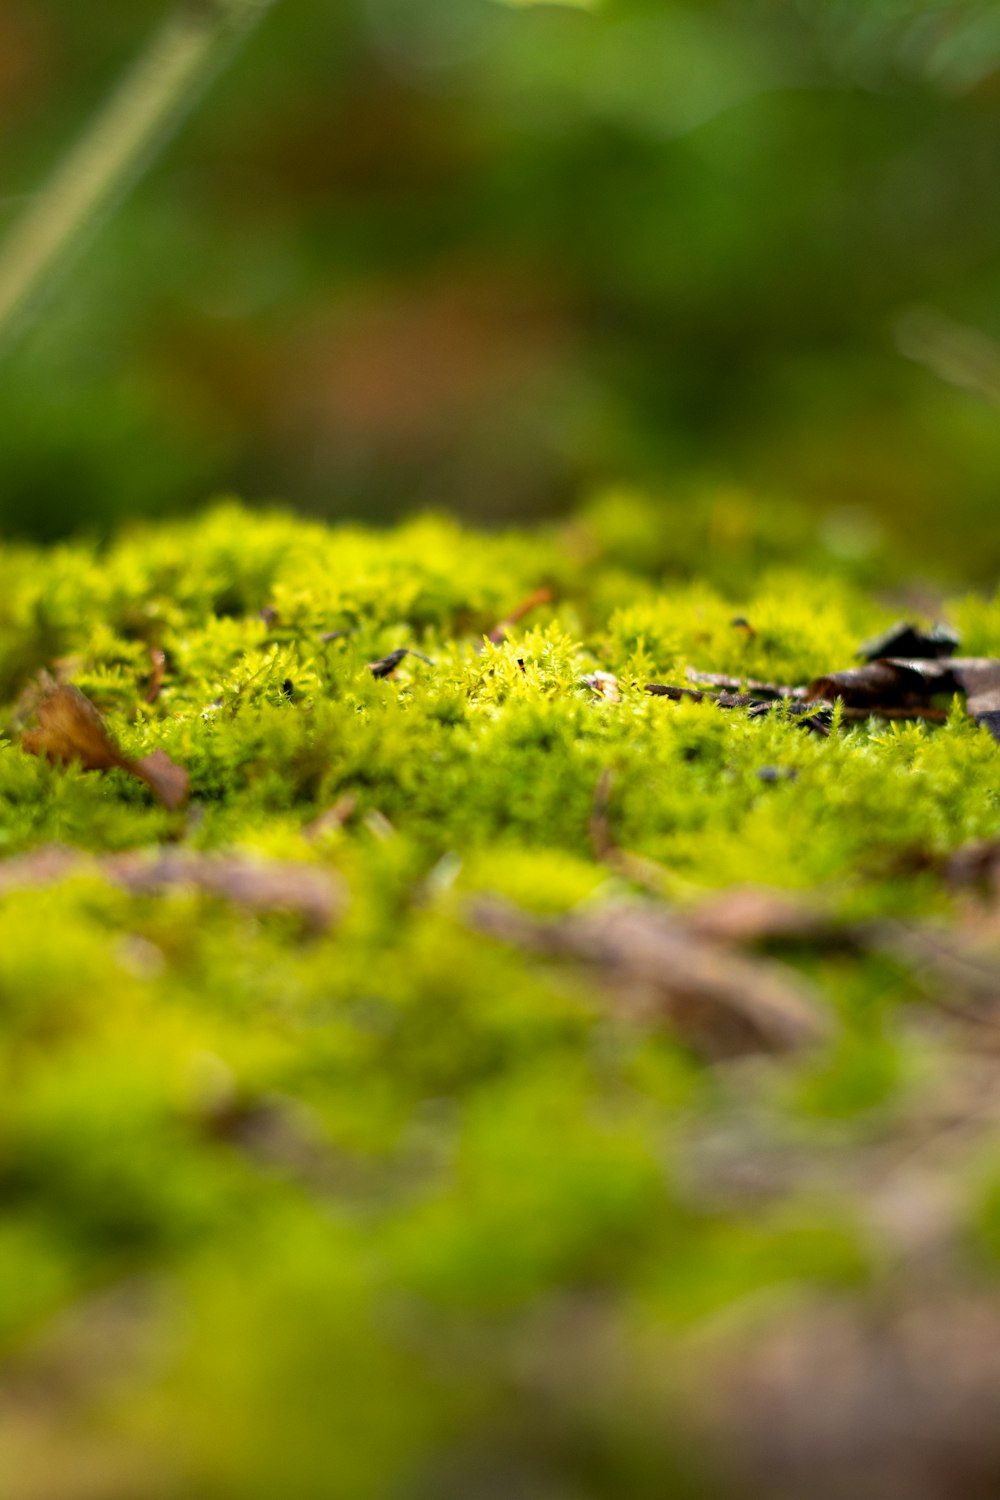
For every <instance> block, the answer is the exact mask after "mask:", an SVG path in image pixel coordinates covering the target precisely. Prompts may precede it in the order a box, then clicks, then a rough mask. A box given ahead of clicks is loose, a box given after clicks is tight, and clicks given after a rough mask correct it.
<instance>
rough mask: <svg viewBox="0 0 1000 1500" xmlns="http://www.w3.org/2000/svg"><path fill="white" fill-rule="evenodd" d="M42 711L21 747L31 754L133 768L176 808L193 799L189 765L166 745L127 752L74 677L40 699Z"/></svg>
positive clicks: (98, 767)
mask: <svg viewBox="0 0 1000 1500" xmlns="http://www.w3.org/2000/svg"><path fill="white" fill-rule="evenodd" d="M37 712H38V728H37V729H29V730H26V731H25V733H24V734H23V735H22V736H21V748H22V749H23V750H26V751H27V752H28V754H29V755H41V756H44V757H45V759H47V760H50V761H52V762H53V763H54V764H56V765H71V764H72V763H73V762H76V763H77V764H78V765H80V766H82V767H83V769H84V770H85V771H110V770H114V769H118V770H122V771H127V772H128V774H129V775H130V776H136V777H138V779H139V780H140V781H144V782H145V783H146V785H147V786H148V787H149V789H150V791H151V792H152V793H153V795H154V797H156V798H157V799H158V800H159V801H160V802H162V803H163V806H164V807H166V808H168V809H169V810H170V811H171V812H176V811H177V810H178V809H179V808H182V807H183V806H184V805H185V803H186V802H187V799H188V792H189V778H188V773H187V771H185V770H184V768H183V767H182V766H179V765H177V764H176V762H174V761H172V760H171V759H170V757H169V756H168V755H167V753H166V752H165V751H164V750H154V751H153V753H152V754H151V755H145V756H143V757H142V759H141V760H131V759H129V757H128V756H126V755H123V754H122V752H121V750H120V749H119V748H118V746H117V745H116V744H115V742H114V740H113V739H112V737H111V735H110V733H109V731H108V728H107V725H106V724H105V722H104V719H103V718H102V717H101V715H100V714H99V713H98V711H97V709H96V708H95V707H94V705H93V703H91V701H90V699H89V698H88V697H87V696H86V694H85V693H81V691H80V689H79V688H78V687H76V686H74V684H73V683H70V682H66V683H60V684H59V685H58V686H54V687H53V688H52V689H51V691H49V692H48V693H47V695H46V696H45V697H44V698H42V700H41V701H40V702H39V704H38V708H37Z"/></svg>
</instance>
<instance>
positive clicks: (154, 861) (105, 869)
mask: <svg viewBox="0 0 1000 1500" xmlns="http://www.w3.org/2000/svg"><path fill="white" fill-rule="evenodd" d="M87 874H95V875H97V876H99V877H100V878H102V879H104V880H108V881H110V882H111V883H112V884H114V885H119V886H121V887H122V888H123V889H124V890H126V891H128V892H130V894H132V895H136V896H157V895H161V894H162V893H163V892H164V891H166V890H168V889H178V888H185V887H188V888H191V889H194V890H200V891H204V892H205V893H206V894H208V895H212V896H218V897H220V898H221V899H222V900H224V901H229V902H231V903H232V904H233V905H234V906H242V907H246V908H247V909H248V910H250V911H255V912H272V911H286V912H291V913H293V914H294V915H296V916H298V917H300V918H301V919H302V921H303V922H304V923H305V925H306V927H307V928H308V929H309V930H310V931H313V932H324V931H326V929H327V928H328V927H329V926H330V925H331V923H332V922H333V921H334V919H335V917H336V916H337V915H338V913H339V912H340V910H341V907H342V905H343V895H342V891H341V887H340V883H339V881H338V880H337V879H336V878H335V877H334V876H333V875H332V874H331V873H330V872H329V871H328V870H324V869H322V868H320V867H319V866H316V865H307V864H301V863H297V862H296V861H293V860H256V859H251V858H249V857H248V856H246V855H240V854H226V855H210V854H197V853H194V852H189V851H181V850H167V851H160V852H157V853H156V854H154V855H148V854H146V853H143V852H134V851H129V852H127V853H123V854H104V855H90V854H87V853H85V852H83V851H82V850H79V849H70V848H65V847H63V846H61V845H52V844H50V845H45V846H43V847H42V848H40V849H35V850H33V851H32V852H31V853H30V854H20V855H15V856H14V857H12V858H10V859H5V860H0V895H7V894H9V893H10V892H12V891H17V890H23V889H25V888H28V889H32V888H41V887H45V886H50V885H55V884H56V883H57V882H59V881H61V880H65V879H67V878H69V877H72V876H75V875H87Z"/></svg>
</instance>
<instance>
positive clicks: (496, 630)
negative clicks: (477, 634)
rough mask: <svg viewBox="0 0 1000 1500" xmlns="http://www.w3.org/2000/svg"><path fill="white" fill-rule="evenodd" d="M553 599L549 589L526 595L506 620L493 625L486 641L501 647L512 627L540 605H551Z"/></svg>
mask: <svg viewBox="0 0 1000 1500" xmlns="http://www.w3.org/2000/svg"><path fill="white" fill-rule="evenodd" d="M553 597H554V595H553V591H552V589H550V588H540V589H536V590H535V592H534V593H533V594H529V595H528V597H527V599H522V600H521V602H520V604H517V605H515V607H514V608H513V609H512V610H511V612H510V614H509V615H508V616H507V617H506V619H504V620H501V621H500V623H499V624H498V625H494V627H493V629H492V630H491V631H490V633H489V635H488V636H487V637H486V639H487V640H488V641H489V642H490V643H491V644H492V645H494V646H502V645H503V643H504V641H505V640H506V639H507V632H508V631H509V630H510V628H511V626H512V625H517V624H518V623H519V621H521V620H523V619H524V617H525V615H530V613H531V611H532V610H533V609H537V608H538V607H539V605H540V604H551V602H552V599H553Z"/></svg>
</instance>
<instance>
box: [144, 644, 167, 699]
mask: <svg viewBox="0 0 1000 1500" xmlns="http://www.w3.org/2000/svg"><path fill="white" fill-rule="evenodd" d="M149 659H150V662H151V663H152V667H153V670H152V672H151V673H150V678H149V686H148V687H147V688H146V692H145V694H144V696H143V702H144V703H155V702H156V700H157V698H158V697H159V696H160V690H161V689H162V687H163V683H164V680H165V678H166V675H167V658H166V654H165V653H164V652H163V651H161V650H160V648H159V646H150V648H149Z"/></svg>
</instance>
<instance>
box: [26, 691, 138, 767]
mask: <svg viewBox="0 0 1000 1500" xmlns="http://www.w3.org/2000/svg"><path fill="white" fill-rule="evenodd" d="M21 747H22V749H24V750H27V751H28V753H29V755H44V756H45V757H46V759H48V760H51V761H54V762H55V763H56V764H57V765H69V764H70V763H71V762H72V761H77V762H78V763H79V764H80V765H81V766H82V767H83V769H84V770H85V771H108V770H110V769H111V768H112V767H113V766H120V767H121V768H122V769H123V770H127V769H128V762H127V760H126V759H125V757H124V756H123V755H122V753H121V751H120V750H119V749H118V746H117V745H116V744H115V742H114V740H113V739H112V738H111V736H110V734H109V733H108V731H107V728H106V726H105V723H104V720H103V719H102V718H101V715H100V714H99V713H98V712H97V709H96V708H95V707H94V705H93V704H92V703H91V701H90V699H89V698H88V697H86V696H85V694H83V693H81V691H80V689H79V688H78V687H74V685H73V684H72V683H71V682H65V683H61V684H60V685H59V686H58V687H55V688H53V689H52V691H51V692H50V693H49V694H48V696H47V697H45V698H43V699H42V700H41V702H40V703H39V704H38V728H37V729H29V730H27V731H26V733H25V734H23V735H22V737H21Z"/></svg>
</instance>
